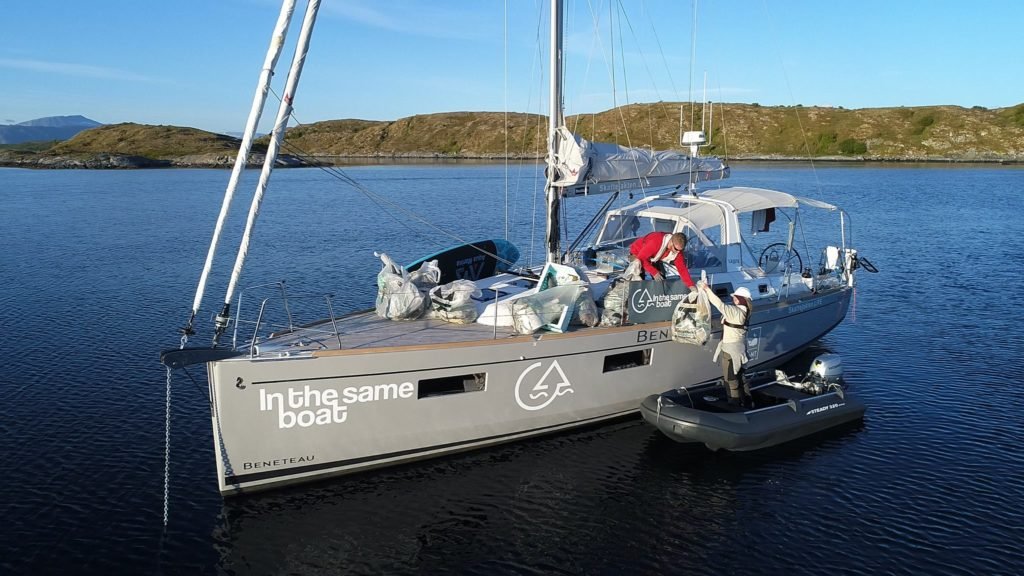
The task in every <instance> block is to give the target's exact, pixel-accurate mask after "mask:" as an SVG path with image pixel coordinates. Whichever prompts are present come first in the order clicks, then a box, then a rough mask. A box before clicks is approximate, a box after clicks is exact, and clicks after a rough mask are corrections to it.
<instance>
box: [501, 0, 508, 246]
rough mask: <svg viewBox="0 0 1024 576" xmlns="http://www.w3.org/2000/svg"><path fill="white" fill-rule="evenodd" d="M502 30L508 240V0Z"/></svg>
mask: <svg viewBox="0 0 1024 576" xmlns="http://www.w3.org/2000/svg"><path fill="white" fill-rule="evenodd" d="M502 32H503V44H504V59H503V61H504V65H505V68H504V81H505V84H504V87H505V125H504V126H503V127H502V128H503V131H504V132H505V240H508V0H505V2H504V10H503V12H502Z"/></svg>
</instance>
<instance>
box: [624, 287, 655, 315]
mask: <svg viewBox="0 0 1024 576" xmlns="http://www.w3.org/2000/svg"><path fill="white" fill-rule="evenodd" d="M629 303H630V305H631V306H632V307H633V311H634V312H636V313H637V314H643V313H644V312H646V311H647V309H648V308H650V307H651V306H653V305H654V298H652V297H651V293H650V292H648V291H647V288H644V289H643V290H637V291H636V292H633V297H632V298H630V300H629Z"/></svg>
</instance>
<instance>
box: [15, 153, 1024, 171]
mask: <svg viewBox="0 0 1024 576" xmlns="http://www.w3.org/2000/svg"><path fill="white" fill-rule="evenodd" d="M264 159H265V156H264V155H263V154H253V155H251V156H250V158H249V162H248V166H249V167H250V168H258V167H262V166H263V161H264ZM460 160H469V161H477V162H479V161H492V162H502V161H505V160H512V161H516V162H521V161H541V160H543V157H542V156H537V155H524V154H517V155H513V156H509V157H506V156H504V155H499V154H465V155H451V154H440V153H419V154H416V153H403V154H362V155H360V154H353V155H331V156H313V157H309V158H307V159H306V160H303V159H301V158H298V157H295V156H280V157H278V159H277V167H279V168H297V167H302V166H311V165H320V166H337V165H345V164H352V163H359V162H363V161H373V162H374V163H387V162H389V161H391V162H399V163H401V162H423V161H460ZM730 160H731V161H735V162H807V161H809V160H813V161H815V162H829V163H832V162H855V163H866V162H880V163H901V164H902V163H934V164H1001V165H1016V164H1024V158H1013V157H1007V158H1001V157H985V158H978V157H975V158H937V157H921V158H917V157H898V158H895V157H880V156H877V157H875V156H855V157H854V156H819V157H814V158H808V157H806V156H778V155H743V156H734V157H731V158H730ZM234 162H235V157H234V156H232V155H225V154H219V155H218V154H198V155H189V156H181V157H178V158H171V159H155V158H147V157H145V156H131V155H121V154H88V155H86V154H75V155H49V154H39V153H23V152H22V153H14V152H0V167H6V168H28V169H39V170H137V169H151V168H231V167H232V166H233V165H234Z"/></svg>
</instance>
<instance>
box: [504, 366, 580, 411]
mask: <svg viewBox="0 0 1024 576" xmlns="http://www.w3.org/2000/svg"><path fill="white" fill-rule="evenodd" d="M543 364H544V363H543V362H534V363H533V364H530V365H529V366H528V367H527V368H526V370H523V373H522V374H520V375H519V379H518V380H516V403H517V404H519V407H520V408H522V409H523V410H540V409H541V408H545V407H547V406H548V405H549V404H551V403H552V402H554V400H555V398H558V397H559V396H562V395H564V394H570V393H572V392H573V389H572V384H570V383H569V379H568V378H566V377H565V372H562V367H561V366H559V365H558V361H557V360H552V361H551V366H548V369H547V370H545V371H544V372H543V373H541V375H540V378H538V379H537V380H533V379H532V378H530V379H527V378H526V376H527V375H528V374H530V373H531V372H533V371H534V370H535V369H537V368H540V367H541V366H542V365H543ZM552 373H555V375H554V376H552ZM524 382H526V386H523V383H524ZM531 383H532V385H531Z"/></svg>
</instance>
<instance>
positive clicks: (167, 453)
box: [164, 338, 184, 529]
mask: <svg viewBox="0 0 1024 576" xmlns="http://www.w3.org/2000/svg"><path fill="white" fill-rule="evenodd" d="M182 340H184V338H182ZM183 345H184V344H183ZM170 483H171V368H170V366H168V367H167V389H166V394H165V399H164V528H165V529H166V528H167V520H168V518H169V515H168V502H169V500H170V495H169V494H170Z"/></svg>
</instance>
